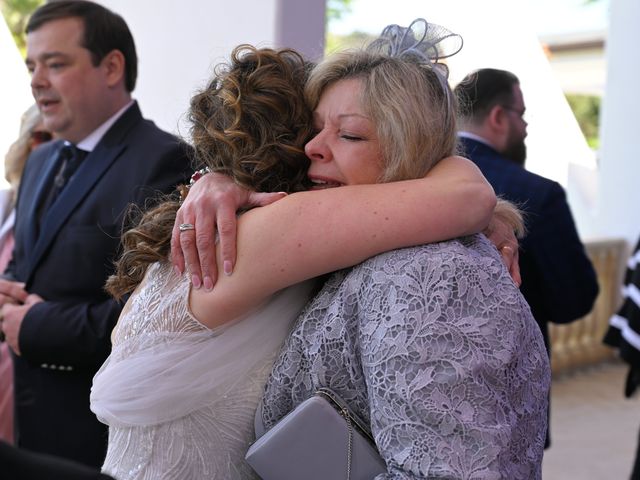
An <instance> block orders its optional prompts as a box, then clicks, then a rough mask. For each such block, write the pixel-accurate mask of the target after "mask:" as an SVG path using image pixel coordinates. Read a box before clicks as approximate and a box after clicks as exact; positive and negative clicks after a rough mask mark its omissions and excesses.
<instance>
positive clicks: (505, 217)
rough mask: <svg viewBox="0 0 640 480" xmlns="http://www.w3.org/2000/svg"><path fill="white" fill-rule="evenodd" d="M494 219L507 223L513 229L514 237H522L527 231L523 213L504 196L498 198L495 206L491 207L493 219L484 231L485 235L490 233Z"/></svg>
mask: <svg viewBox="0 0 640 480" xmlns="http://www.w3.org/2000/svg"><path fill="white" fill-rule="evenodd" d="M496 220H498V221H501V222H503V223H505V224H507V225H508V226H509V227H510V228H511V229H512V230H513V233H514V234H515V236H516V238H523V237H524V236H525V234H526V233H527V231H526V228H525V225H524V214H523V213H522V211H521V210H520V209H519V208H518V207H517V206H516V205H514V204H513V203H511V202H510V201H508V200H505V199H504V198H498V201H497V203H496V207H495V208H494V209H493V219H492V220H491V224H490V225H489V227H487V230H486V231H485V233H486V234H487V235H491V229H492V224H493V223H494V222H495V221H496Z"/></svg>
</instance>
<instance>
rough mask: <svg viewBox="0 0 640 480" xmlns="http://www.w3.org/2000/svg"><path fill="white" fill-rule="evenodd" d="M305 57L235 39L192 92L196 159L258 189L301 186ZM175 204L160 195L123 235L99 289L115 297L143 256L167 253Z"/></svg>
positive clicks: (140, 268)
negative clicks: (160, 199) (112, 266)
mask: <svg viewBox="0 0 640 480" xmlns="http://www.w3.org/2000/svg"><path fill="white" fill-rule="evenodd" d="M308 71H309V65H308V64H307V63H306V62H305V60H304V59H303V58H302V57H301V56H300V55H299V54H298V53H297V52H295V51H294V50H291V49H282V50H273V49H270V48H260V49H258V48H255V47H253V46H250V45H240V46H238V47H236V48H235V49H234V50H233V52H232V54H231V61H230V62H229V63H228V64H222V65H218V66H217V67H216V69H215V74H214V77H213V79H212V80H211V81H210V83H209V85H208V86H207V87H206V88H205V89H204V90H202V91H201V92H199V93H197V94H196V95H194V96H193V98H192V99H191V108H190V111H189V120H190V122H191V130H190V133H191V137H192V142H193V147H194V154H195V160H196V164H197V165H206V166H208V167H209V168H210V169H211V170H213V171H218V172H222V173H224V174H226V175H229V176H230V177H232V178H233V179H234V180H235V181H236V182H237V183H238V184H240V185H242V186H244V187H247V188H250V189H252V190H256V191H263V192H277V191H285V192H294V191H300V190H304V189H305V187H306V184H305V182H306V181H307V180H306V171H307V167H308V164H309V160H308V159H307V157H306V156H305V154H304V145H305V143H306V142H307V141H308V140H309V139H310V138H311V135H312V126H311V110H310V109H309V107H308V106H307V104H306V103H305V101H304V83H305V81H306V77H307V73H308ZM179 206H180V204H179V201H178V199H177V197H170V198H166V199H165V201H163V202H162V203H160V204H159V205H158V206H157V207H155V208H153V209H151V210H148V211H146V212H144V213H141V212H140V211H138V212H135V211H132V213H131V215H133V216H134V217H135V216H138V217H140V220H139V221H138V222H137V226H136V227H134V228H132V229H130V230H129V231H127V232H125V233H124V235H123V236H122V244H123V253H122V255H121V256H120V258H119V259H118V260H117V261H116V262H115V269H116V271H115V273H114V275H112V276H111V277H109V279H108V280H107V284H106V289H107V291H108V292H109V293H110V294H111V295H113V296H114V297H115V298H116V299H121V298H122V297H123V296H124V295H126V294H128V293H130V292H131V291H133V290H134V289H135V288H136V286H137V285H138V284H139V283H140V282H141V281H142V278H143V277H144V275H145V273H146V271H147V268H148V266H149V264H151V263H153V262H157V261H161V260H166V259H167V258H168V256H169V252H170V242H171V231H172V228H173V224H174V221H175V217H176V212H177V210H178V208H179Z"/></svg>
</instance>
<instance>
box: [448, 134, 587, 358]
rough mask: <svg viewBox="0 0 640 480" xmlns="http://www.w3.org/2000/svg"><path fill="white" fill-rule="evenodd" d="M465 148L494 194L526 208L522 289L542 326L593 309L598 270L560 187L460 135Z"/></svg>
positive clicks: (572, 317) (545, 334)
mask: <svg viewBox="0 0 640 480" xmlns="http://www.w3.org/2000/svg"><path fill="white" fill-rule="evenodd" d="M460 143H461V146H462V149H463V153H464V154H465V155H466V156H467V157H468V158H470V159H471V160H472V161H473V162H474V163H475V164H476V165H478V167H480V170H481V171H482V173H483V174H484V176H485V177H487V180H489V183H491V185H492V186H493V189H494V190H495V192H496V194H497V195H499V196H500V197H502V198H504V199H506V200H509V201H511V202H513V203H515V204H516V205H518V207H519V208H520V209H521V210H522V211H523V212H524V214H525V223H526V227H527V235H526V237H525V238H524V239H523V240H522V241H521V243H520V271H521V274H522V286H521V289H520V290H521V291H522V294H523V295H524V297H525V299H526V300H527V302H528V303H529V306H530V307H531V311H532V313H533V316H534V317H535V319H536V321H537V322H538V324H539V325H540V329H541V330H542V334H543V336H544V340H545V344H546V345H547V349H548V348H549V339H548V331H547V330H548V329H547V323H548V322H554V323H567V322H571V321H573V320H576V319H578V318H580V317H582V316H583V315H586V314H587V313H589V311H591V308H592V307H593V303H594V302H595V299H596V297H597V295H598V282H597V279H596V274H595V271H594V269H593V266H592V265H591V262H590V260H589V258H588V257H587V255H586V253H585V250H584V246H583V245H582V242H581V241H580V238H579V237H578V232H577V231H576V227H575V223H574V221H573V217H572V216H571V211H570V210H569V205H568V203H567V199H566V195H565V193H564V190H563V188H562V187H561V186H560V184H558V183H557V182H554V181H552V180H549V179H547V178H544V177H541V176H540V175H536V174H534V173H531V172H528V171H527V170H525V169H524V168H522V167H520V166H518V165H516V164H515V163H513V162H511V161H509V160H507V159H506V158H504V157H503V156H501V155H500V154H499V153H498V152H497V151H496V150H494V149H493V148H491V147H489V146H488V145H486V144H484V143H481V142H478V141H476V140H472V139H468V138H462V137H461V138H460Z"/></svg>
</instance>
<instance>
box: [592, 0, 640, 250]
mask: <svg viewBox="0 0 640 480" xmlns="http://www.w3.org/2000/svg"><path fill="white" fill-rule="evenodd" d="M638 23H640V2H639V1H638V0H611V7H610V24H609V32H608V37H607V45H606V54H607V62H608V67H607V83H606V92H605V96H604V99H603V105H602V112H601V128H600V132H601V141H602V148H601V150H600V164H599V175H598V201H597V205H596V207H595V212H594V213H595V214H594V215H593V219H592V221H591V222H590V223H591V224H590V225H588V232H587V233H589V234H592V235H594V236H599V237H611V236H616V237H624V238H626V239H627V241H628V242H629V243H630V244H635V242H636V241H637V239H638V236H639V235H640V153H639V147H638V139H639V136H640V128H639V121H638V117H639V116H640V89H639V88H638V78H640V54H638V45H640V29H638Z"/></svg>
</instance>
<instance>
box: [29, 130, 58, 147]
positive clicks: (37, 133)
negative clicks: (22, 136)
mask: <svg viewBox="0 0 640 480" xmlns="http://www.w3.org/2000/svg"><path fill="white" fill-rule="evenodd" d="M52 138H53V135H51V132H47V131H44V130H34V131H33V132H31V140H32V141H33V143H34V144H35V145H40V144H41V143H45V142H48V141H49V140H51V139H52Z"/></svg>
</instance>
